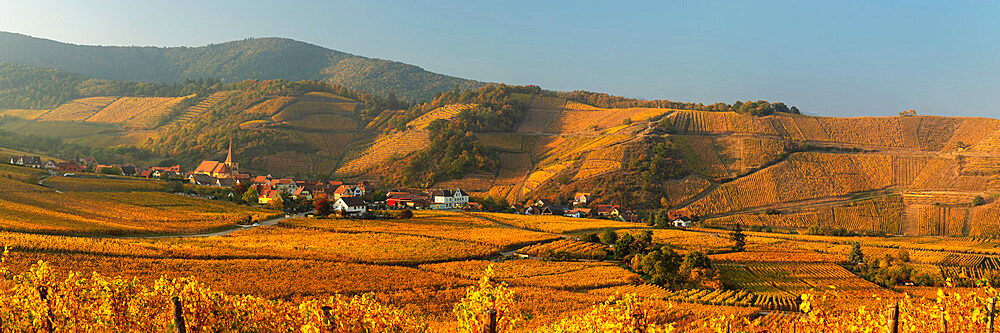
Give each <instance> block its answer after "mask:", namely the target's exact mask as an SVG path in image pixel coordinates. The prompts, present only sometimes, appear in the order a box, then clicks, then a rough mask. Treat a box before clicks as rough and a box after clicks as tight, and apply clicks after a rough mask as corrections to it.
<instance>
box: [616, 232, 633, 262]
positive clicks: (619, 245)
mask: <svg viewBox="0 0 1000 333" xmlns="http://www.w3.org/2000/svg"><path fill="white" fill-rule="evenodd" d="M632 243H635V237H632V234H629V233H626V234H624V235H622V236H621V237H619V238H618V240H617V241H616V242H615V258H617V259H625V258H626V257H628V256H629V255H630V254H632V250H633V248H632Z"/></svg>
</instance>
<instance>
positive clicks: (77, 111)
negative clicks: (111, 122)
mask: <svg viewBox="0 0 1000 333" xmlns="http://www.w3.org/2000/svg"><path fill="white" fill-rule="evenodd" d="M116 100H118V97H90V98H83V99H77V100H72V101H69V102H66V103H64V104H62V105H60V106H59V107H57V108H55V109H52V111H49V112H48V113H45V114H42V115H41V116H39V117H38V118H36V119H38V120H52V121H85V120H87V118H90V117H91V116H93V115H94V114H96V113H98V112H100V111H101V109H104V107H106V106H108V104H111V103H113V102H115V101H116Z"/></svg>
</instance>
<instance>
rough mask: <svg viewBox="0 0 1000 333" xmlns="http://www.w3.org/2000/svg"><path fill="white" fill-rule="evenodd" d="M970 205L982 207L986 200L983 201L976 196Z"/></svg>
mask: <svg viewBox="0 0 1000 333" xmlns="http://www.w3.org/2000/svg"><path fill="white" fill-rule="evenodd" d="M972 204H973V205H976V206H982V205H984V204H986V199H984V198H983V196H981V195H977V196H976V197H975V198H972Z"/></svg>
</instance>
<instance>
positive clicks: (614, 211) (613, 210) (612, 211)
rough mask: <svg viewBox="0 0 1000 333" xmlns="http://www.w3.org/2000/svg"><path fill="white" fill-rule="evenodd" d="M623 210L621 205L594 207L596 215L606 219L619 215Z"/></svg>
mask: <svg viewBox="0 0 1000 333" xmlns="http://www.w3.org/2000/svg"><path fill="white" fill-rule="evenodd" d="M620 209H621V206H619V205H597V207H594V211H593V212H594V215H595V216H600V217H605V216H615V215H618V210H620Z"/></svg>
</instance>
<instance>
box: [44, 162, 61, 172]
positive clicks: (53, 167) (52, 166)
mask: <svg viewBox="0 0 1000 333" xmlns="http://www.w3.org/2000/svg"><path fill="white" fill-rule="evenodd" d="M42 167H43V168H45V169H49V170H56V169H59V164H58V163H56V161H53V160H48V161H45V163H43V164H42Z"/></svg>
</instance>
